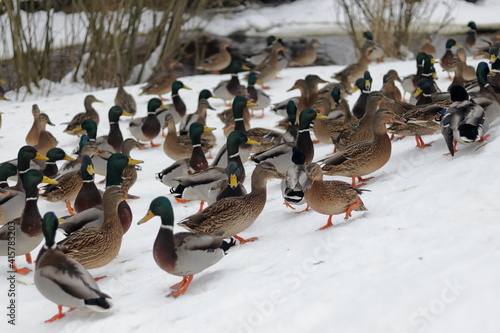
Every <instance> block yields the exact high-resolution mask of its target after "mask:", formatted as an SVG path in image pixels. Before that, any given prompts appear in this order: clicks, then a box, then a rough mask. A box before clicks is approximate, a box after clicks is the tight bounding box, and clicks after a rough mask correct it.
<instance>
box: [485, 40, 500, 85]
mask: <svg viewBox="0 0 500 333" xmlns="http://www.w3.org/2000/svg"><path fill="white" fill-rule="evenodd" d="M489 53H490V62H491V72H490V73H489V74H488V75H487V81H488V83H489V84H490V85H491V86H492V87H493V89H494V90H495V91H496V92H497V93H500V57H499V55H500V48H499V47H498V46H494V47H492V48H491V49H490V51H489Z"/></svg>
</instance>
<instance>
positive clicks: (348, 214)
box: [344, 199, 361, 220]
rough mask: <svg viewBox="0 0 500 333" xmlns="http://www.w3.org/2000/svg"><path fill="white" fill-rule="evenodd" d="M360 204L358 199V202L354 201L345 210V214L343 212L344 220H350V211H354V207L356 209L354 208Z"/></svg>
mask: <svg viewBox="0 0 500 333" xmlns="http://www.w3.org/2000/svg"><path fill="white" fill-rule="evenodd" d="M360 203H361V200H360V199H358V200H356V201H355V202H354V203H353V204H352V205H350V206H349V207H348V208H347V210H346V212H345V217H344V220H347V219H348V218H350V217H351V212H352V210H353V209H354V207H356V206H357V205H359V204H360Z"/></svg>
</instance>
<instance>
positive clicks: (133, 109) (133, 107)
mask: <svg viewBox="0 0 500 333" xmlns="http://www.w3.org/2000/svg"><path fill="white" fill-rule="evenodd" d="M115 81H116V83H117V84H118V89H117V90H116V95H115V105H117V106H119V107H121V108H122V109H123V110H124V111H125V113H126V115H130V116H135V114H136V113H137V104H136V103H135V99H134V97H133V96H132V95H131V94H129V93H128V92H126V91H125V89H124V88H123V84H124V80H123V75H122V74H121V73H116V75H115Z"/></svg>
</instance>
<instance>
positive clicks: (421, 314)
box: [0, 0, 500, 333]
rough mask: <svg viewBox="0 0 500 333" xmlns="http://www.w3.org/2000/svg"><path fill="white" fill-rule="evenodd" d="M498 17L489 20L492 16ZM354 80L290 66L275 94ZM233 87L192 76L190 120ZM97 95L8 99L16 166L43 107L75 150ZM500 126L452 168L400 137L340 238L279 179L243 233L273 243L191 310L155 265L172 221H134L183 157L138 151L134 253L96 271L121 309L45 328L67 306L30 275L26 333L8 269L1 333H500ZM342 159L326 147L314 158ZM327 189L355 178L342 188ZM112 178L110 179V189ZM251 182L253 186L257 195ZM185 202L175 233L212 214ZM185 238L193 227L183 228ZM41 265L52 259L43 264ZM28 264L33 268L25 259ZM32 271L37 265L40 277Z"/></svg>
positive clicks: (250, 247) (56, 87) (233, 267)
mask: <svg viewBox="0 0 500 333" xmlns="http://www.w3.org/2000/svg"><path fill="white" fill-rule="evenodd" d="M298 2H301V0H299V1H298ZM308 3H309V2H308ZM493 4H496V2H495V1H493V0H485V1H484V2H483V4H480V5H479V6H485V5H493ZM465 6H471V5H469V4H465V3H462V2H460V8H468V7H465ZM491 12H492V13H493V12H494V11H493V10H492V11H491ZM497 12H498V11H497ZM471 14H472V11H471ZM297 15H299V14H297ZM458 17H460V16H458ZM494 17H495V15H485V19H489V18H491V19H492V20H493V18H494ZM249 21H252V20H249ZM465 21H467V20H465V17H464V22H465ZM468 62H469V64H471V65H476V64H477V63H478V62H479V60H474V59H471V58H470V59H468ZM341 69H342V67H341V66H327V67H307V68H293V69H286V70H283V71H282V72H281V73H280V76H281V77H282V78H283V79H282V80H274V81H272V82H270V84H269V85H270V86H271V89H270V91H269V94H270V95H271V96H272V100H273V101H274V102H279V101H281V100H283V99H285V98H288V97H291V96H295V95H296V94H298V92H297V91H292V92H286V90H287V89H288V88H290V87H291V86H292V85H293V83H294V81H295V80H296V79H298V78H303V77H305V76H306V75H307V74H317V75H319V76H320V77H322V78H323V79H329V77H330V76H331V75H332V74H333V73H335V72H337V71H339V70H341ZM389 69H396V70H397V71H398V72H399V74H400V75H401V76H405V75H408V74H412V73H414V72H415V63H414V61H406V62H404V61H399V62H392V63H381V64H371V65H370V71H371V73H372V77H373V78H374V82H373V89H380V87H381V85H382V76H383V75H384V74H385V73H386V72H387V71H388V70H389ZM436 69H437V72H438V75H439V76H440V79H439V80H438V83H439V85H440V87H441V89H443V90H445V89H446V87H447V86H448V85H449V83H450V81H449V80H447V79H446V76H445V74H443V73H442V72H441V70H440V69H439V67H438V65H437V68H436ZM227 78H228V76H222V77H221V76H216V75H204V76H200V75H198V76H190V77H183V78H181V80H182V81H183V82H184V83H185V84H186V85H187V86H189V87H190V88H192V90H181V91H180V95H181V97H182V98H183V100H184V101H185V103H186V105H187V107H188V112H194V111H195V109H196V103H197V96H198V93H199V91H200V90H202V89H204V88H209V89H212V88H213V87H215V86H216V85H217V83H218V82H219V80H221V79H227ZM241 79H242V77H241ZM242 80H243V79H242ZM126 89H127V91H129V92H130V93H132V94H133V95H134V96H135V98H136V101H137V104H138V110H139V111H138V113H139V115H141V114H142V115H145V113H146V104H147V101H148V99H149V98H150V97H148V96H138V94H139V92H140V85H136V86H129V87H126ZM88 93H89V91H88V88H87V87H84V86H82V85H75V84H69V83H68V82H65V83H64V84H52V86H51V96H49V97H45V96H42V94H41V92H37V93H35V94H34V95H27V96H24V95H23V93H21V94H20V95H19V96H17V95H16V94H15V93H14V92H9V93H7V95H6V96H7V97H8V98H10V99H12V100H13V101H12V102H4V101H0V111H2V112H3V113H4V114H3V115H2V117H3V125H2V128H1V129H0V151H1V152H2V158H3V159H2V160H9V159H12V158H15V157H16V155H17V150H18V149H19V148H20V147H21V146H23V145H24V137H25V135H26V134H27V132H28V130H29V128H30V126H31V122H32V116H31V105H32V104H33V103H37V104H38V105H39V107H40V109H41V110H42V112H46V113H48V114H49V116H50V118H51V120H52V122H53V123H55V124H56V126H55V127H50V128H49V130H50V131H51V132H52V133H53V134H54V135H55V136H56V137H57V139H58V140H59V142H60V145H59V146H60V147H61V148H63V149H64V150H65V151H66V152H67V153H70V152H71V151H72V150H73V149H74V148H75V147H76V145H77V143H78V139H77V138H75V137H73V136H69V135H67V134H65V133H63V132H62V131H63V129H64V125H61V123H63V122H65V121H68V120H69V119H71V117H72V116H73V114H75V113H77V112H81V111H83V99H84V97H85V96H86V95H87V94H88ZM91 93H93V94H94V95H95V96H96V97H97V98H99V99H101V100H103V101H104V103H103V104H95V107H96V109H97V110H98V112H99V113H100V116H101V122H102V123H101V125H100V126H99V130H98V135H104V134H107V131H108V122H107V111H108V110H109V108H110V107H111V106H112V105H113V100H114V96H115V93H116V89H107V90H100V91H93V92H91ZM357 97H358V93H356V94H354V95H352V96H351V97H349V102H350V104H351V106H352V105H353V104H354V102H355V101H356V99H357ZM210 103H211V104H212V106H214V107H215V108H216V109H217V112H220V111H222V110H224V109H225V107H224V105H223V102H222V101H220V100H211V101H210ZM217 112H212V111H209V114H208V120H207V125H209V126H214V127H217V128H218V130H216V131H215V133H216V136H217V139H218V146H219V147H220V146H221V145H222V144H223V143H224V142H225V138H224V136H223V134H222V131H221V130H220V129H221V127H222V123H221V122H220V121H219V119H218V118H217V117H216V113H217ZM279 119H280V117H278V116H277V115H275V114H273V113H271V112H269V111H268V110H266V116H265V118H264V119H252V121H251V124H252V126H259V127H272V126H273V125H274V124H275V123H276V122H277V121H278V120H279ZM498 123H499V121H498V120H497V121H495V122H494V123H493V124H492V126H491V128H490V131H489V134H491V137H490V138H489V139H488V140H487V142H486V144H484V143H483V144H474V145H471V146H467V147H466V146H460V145H459V147H458V149H459V152H458V153H457V154H456V155H455V157H450V156H443V154H444V153H446V152H447V148H446V145H445V143H444V140H443V138H442V136H441V135H440V134H439V133H436V134H434V135H432V136H426V137H424V141H425V142H426V143H432V146H431V147H429V148H427V149H425V150H420V149H418V148H415V141H414V140H413V138H405V139H404V140H400V141H395V142H394V143H393V153H392V157H391V159H390V161H389V162H388V163H387V164H386V165H385V166H384V167H383V168H382V169H380V170H378V171H376V172H375V173H373V176H375V178H374V179H373V180H370V181H369V182H368V185H367V186H366V188H367V189H369V190H370V191H371V192H365V193H364V194H363V197H362V199H363V201H364V203H365V205H366V206H367V208H368V209H369V211H367V212H353V216H352V217H351V218H350V219H349V220H347V221H344V220H343V216H341V215H338V216H335V217H334V218H333V221H334V224H335V226H334V227H332V228H329V229H327V230H324V231H316V229H317V228H319V227H320V226H322V225H324V224H325V223H326V220H327V216H325V215H321V214H318V213H316V212H307V213H302V214H294V212H293V211H291V210H290V209H288V208H286V207H285V206H284V205H282V202H283V199H282V196H281V192H280V184H279V181H277V180H270V181H269V183H268V186H267V189H268V200H267V203H266V206H265V209H264V212H263V213H262V215H261V216H260V217H259V218H258V219H257V221H256V222H255V223H254V224H253V225H252V226H251V227H250V228H249V229H247V230H246V231H245V232H243V233H242V234H241V235H242V236H243V237H252V236H259V240H258V241H257V242H254V243H248V244H245V245H242V246H240V248H239V249H238V250H237V251H235V252H233V253H230V254H229V255H227V256H226V257H225V258H223V260H221V261H220V262H219V263H217V264H216V265H214V266H212V267H210V268H209V269H207V270H205V271H203V272H201V273H200V274H197V275H196V276H195V277H194V280H193V282H192V284H191V286H190V287H189V289H188V291H187V292H186V294H185V295H184V296H181V297H179V298H177V299H171V298H166V297H165V295H167V294H168V293H169V290H168V287H169V286H170V285H173V284H174V283H177V282H179V281H180V278H179V277H176V276H172V275H169V274H167V273H166V272H164V271H162V270H161V269H160V268H159V267H157V266H156V264H155V262H154V259H153V256H152V253H151V251H152V246H153V242H154V239H155V237H156V233H157V232H158V229H159V225H160V222H159V218H155V219H153V220H152V221H150V222H148V223H146V224H144V225H141V226H138V225H137V224H136V223H135V222H137V221H138V220H139V219H140V218H141V217H143V216H144V214H145V213H146V211H147V209H148V207H149V203H150V202H151V200H152V199H154V198H155V197H157V196H159V195H167V194H168V190H169V188H167V187H166V186H164V185H163V184H162V183H160V182H159V181H158V180H156V179H155V174H156V173H157V172H159V171H160V170H162V169H163V168H164V167H166V166H168V165H170V164H171V163H172V161H171V160H170V159H169V158H168V157H167V156H166V155H165V154H164V153H163V151H162V148H161V147H159V148H152V149H146V150H142V151H137V150H134V151H132V157H133V158H136V159H141V160H144V161H145V163H144V164H143V165H142V171H140V172H139V176H138V180H137V182H136V184H135V185H134V186H133V187H132V189H131V190H130V192H131V194H134V195H138V196H140V199H138V200H129V204H130V206H131V208H132V211H133V214H134V222H133V225H132V227H131V228H130V230H129V231H128V233H127V234H126V235H125V236H124V239H123V243H122V248H121V250H120V253H119V255H118V256H117V257H116V258H115V259H114V260H113V261H112V262H111V263H110V264H109V265H107V266H105V267H102V268H98V269H92V270H90V273H91V274H92V275H93V276H102V275H106V276H107V277H106V278H105V279H103V280H101V281H99V282H98V284H99V286H100V288H101V290H102V291H104V292H106V293H108V294H110V295H111V297H112V298H113V302H114V308H113V309H112V310H111V311H110V312H108V313H94V312H91V311H88V310H77V311H73V312H71V313H69V314H68V315H67V316H66V317H65V318H63V319H61V320H58V321H56V322H53V323H48V324H44V323H43V321H44V320H46V319H48V318H50V317H52V316H53V315H54V314H55V313H56V310H57V307H56V305H55V304H53V303H51V302H50V301H48V300H46V299H45V298H44V297H43V296H41V294H40V293H39V292H38V291H37V290H36V288H35V286H34V284H33V274H32V273H30V274H29V275H27V276H18V280H17V284H16V292H17V295H16V306H17V317H16V319H17V321H16V324H17V325H16V327H15V328H14V327H12V326H11V325H8V324H7V320H8V317H7V309H6V307H7V306H8V304H9V303H8V302H9V298H8V297H7V291H8V288H9V284H8V281H7V280H6V278H5V277H6V276H7V274H6V271H7V262H6V258H3V259H2V260H1V263H0V270H1V271H2V274H1V276H2V277H3V278H1V279H0V309H1V310H0V328H1V331H2V332H14V331H18V330H23V331H24V332H54V331H56V332H72V333H77V332H88V331H92V332H105V331H117V332H146V331H152V330H158V329H162V330H167V329H168V330H169V331H176V332H198V331H202V330H203V331H204V332H207V333H210V332H221V331H226V332H245V333H246V332H313V331H320V332H324V331H332V330H335V331H338V332H368V331H369V332H384V333H387V332H394V333H403V332H408V333H413V332H496V331H497V330H498V324H497V319H496V318H497V316H498V314H497V312H498V311H497V309H498V306H499V301H498V299H499V296H500V289H499V287H498V280H499V278H500V270H499V268H498V262H499V259H500V246H499V245H498V244H499V242H498V234H499V230H500V227H499V226H498V216H499V206H498V200H499V191H498V185H497V183H496V181H495V179H497V177H498V174H499V172H500V166H499V163H498V155H499V153H500V145H499V144H498V142H497V138H498V136H499V135H500V130H499V126H498ZM120 126H121V129H122V132H123V133H124V136H125V137H128V136H130V132H129V131H128V128H127V126H128V122H127V119H122V121H121V123H120ZM161 140H162V139H161V138H157V140H156V141H157V142H159V141H161ZM215 149H216V150H217V149H218V147H216V148H215ZM331 149H332V147H331V146H327V145H324V144H317V145H315V160H319V159H321V158H322V157H324V156H326V155H327V154H328V153H330V152H331ZM245 168H246V172H247V175H250V174H251V172H252V170H253V169H254V165H253V163H251V162H247V163H246V165H245ZM326 178H327V179H338V180H344V181H349V179H347V178H343V177H326ZM101 179H102V177H97V181H98V180H101ZM249 180H250V177H247V181H246V183H245V185H246V186H247V188H249ZM99 186H100V187H101V186H102V185H99ZM171 199H172V198H171ZM171 201H172V202H173V206H174V210H175V216H176V221H179V220H181V219H182V218H184V217H187V216H189V215H190V214H193V213H195V212H196V211H197V208H198V202H188V203H186V204H179V203H177V202H175V201H174V200H171ZM300 208H304V206H302V207H299V209H300ZM39 209H40V211H41V213H42V214H43V213H45V212H47V211H54V212H55V213H56V214H57V215H58V216H62V215H66V214H67V211H66V209H65V205H64V204H63V203H49V202H46V201H44V200H43V199H40V200H39ZM175 231H177V232H180V231H184V229H182V228H180V227H177V226H176V228H175ZM58 237H59V238H62V235H59V236H58ZM37 253H38V249H37V250H36V251H34V252H33V256H34V257H36V254H37ZM17 263H18V265H19V267H26V263H25V260H24V258H22V257H19V258H18V260H17ZM28 267H30V268H31V269H34V265H28ZM65 310H67V309H65Z"/></svg>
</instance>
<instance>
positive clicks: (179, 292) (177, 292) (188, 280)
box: [168, 275, 193, 297]
mask: <svg viewBox="0 0 500 333" xmlns="http://www.w3.org/2000/svg"><path fill="white" fill-rule="evenodd" d="M185 278H186V280H185V281H184V283H183V284H182V286H181V287H180V288H179V289H178V290H175V291H172V292H171V293H170V294H168V297H179V296H181V295H184V293H185V292H186V290H187V288H188V287H189V285H190V284H191V281H193V276H192V275H188V276H186V277H185Z"/></svg>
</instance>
